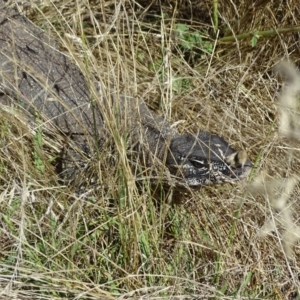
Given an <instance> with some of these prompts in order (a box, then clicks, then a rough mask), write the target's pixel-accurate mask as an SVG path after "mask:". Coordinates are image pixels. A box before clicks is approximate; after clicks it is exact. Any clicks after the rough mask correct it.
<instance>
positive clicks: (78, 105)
mask: <svg viewBox="0 0 300 300" xmlns="http://www.w3.org/2000/svg"><path fill="white" fill-rule="evenodd" d="M57 49H58V48H57V46H56V44H55V42H54V41H53V39H51V38H50V37H49V36H48V35H46V34H45V33H44V32H43V31H42V30H41V29H40V28H38V27H37V26H35V25H34V24H33V23H31V22H30V21H29V20H28V19H27V18H25V17H24V16H22V15H20V14H19V13H18V12H17V11H16V10H15V9H11V8H8V7H7V6H6V5H5V4H4V1H3V0H0V91H1V93H0V104H2V105H10V106H14V107H16V108H17V110H18V111H19V112H22V114H24V115H26V117H27V120H28V122H31V123H34V122H35V120H36V119H38V120H39V124H40V123H41V121H44V122H43V125H44V126H45V127H46V128H51V130H56V132H58V133H60V134H61V135H62V136H63V137H65V139H66V143H67V145H64V146H63V147H62V155H61V164H60V172H61V173H62V174H64V176H63V177H64V178H67V179H68V180H69V179H71V178H72V177H74V174H78V173H77V171H78V170H79V171H83V170H84V169H85V168H86V163H85V162H86V161H88V160H89V159H90V158H93V159H97V155H96V154H97V153H98V151H103V149H102V148H103V145H105V144H106V140H107V139H109V138H111V137H110V133H109V130H107V129H106V128H105V123H104V122H103V118H102V114H101V110H102V111H103V109H105V110H107V111H109V112H110V113H111V116H112V117H114V119H115V118H116V117H117V118H116V120H117V122H118V124H117V125H118V126H117V128H118V129H119V130H120V132H119V133H120V136H124V137H127V146H128V153H129V155H130V156H134V155H135V156H137V158H138V159H139V161H140V163H141V164H145V165H146V166H152V165H153V164H154V163H155V161H160V163H165V165H166V167H167V168H168V169H169V171H170V173H171V175H172V176H173V177H175V178H177V180H178V181H179V182H181V183H184V184H187V185H189V186H193V187H200V186H202V185H206V184H214V183H221V182H227V181H236V180H239V179H241V178H244V177H246V176H247V174H248V172H249V170H250V169H251V163H250V162H249V160H247V157H246V155H245V154H244V152H236V151H235V150H234V149H232V148H231V147H230V146H229V145H228V143H227V142H226V141H224V140H223V139H222V138H220V137H219V136H217V135H213V134H210V133H207V132H200V133H198V134H197V135H196V136H194V135H180V134H179V133H178V132H177V131H176V130H175V129H174V128H172V127H171V124H170V123H169V122H168V121H167V120H166V119H165V118H164V117H162V116H159V115H157V114H155V113H154V112H153V111H151V110H150V109H149V108H148V107H147V106H146V105H145V104H144V103H143V102H141V101H138V100H137V99H135V98H132V97H125V96H119V95H118V93H114V91H113V89H112V91H111V95H109V96H108V95H107V98H104V97H103V96H101V89H100V88H99V87H97V88H96V89H94V90H97V91H98V92H99V95H96V96H95V98H96V99H97V101H98V102H97V103H96V102H93V100H95V99H92V97H91V94H90V92H89V91H90V88H91V86H90V85H94V83H93V80H89V81H87V80H86V79H85V77H84V75H83V74H82V72H81V71H80V70H79V68H78V67H77V66H76V65H75V64H74V63H72V62H71V60H70V59H68V57H67V56H66V55H64V54H63V53H61V52H60V51H59V50H57ZM87 82H89V84H88V83H87ZM100 107H101V109H100ZM114 119H112V120H114ZM95 141H99V142H98V143H97V142H95ZM95 153H96V154H95Z"/></svg>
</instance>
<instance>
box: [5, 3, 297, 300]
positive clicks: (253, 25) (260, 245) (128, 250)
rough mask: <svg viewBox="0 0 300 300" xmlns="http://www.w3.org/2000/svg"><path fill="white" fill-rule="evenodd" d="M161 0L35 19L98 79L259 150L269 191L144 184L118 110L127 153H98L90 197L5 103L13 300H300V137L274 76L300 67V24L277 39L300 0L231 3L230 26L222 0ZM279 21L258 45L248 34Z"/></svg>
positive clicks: (34, 9)
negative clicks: (287, 120)
mask: <svg viewBox="0 0 300 300" xmlns="http://www.w3.org/2000/svg"><path fill="white" fill-rule="evenodd" d="M150 2H151V1H92V0H90V1H89V2H88V1H77V2H75V1H74V2H73V1H65V0H63V1H48V0H43V1H40V2H39V3H38V6H36V4H34V3H31V6H29V7H28V8H27V9H26V10H25V13H26V14H27V15H28V17H29V18H30V19H31V20H32V21H33V22H34V23H36V24H38V25H39V26H40V27H42V28H43V29H44V30H46V31H49V32H50V33H51V34H52V35H54V36H55V38H56V39H57V41H58V44H59V45H60V46H61V48H62V50H63V51H64V52H66V53H68V55H69V56H70V57H71V58H72V59H74V61H76V62H77V64H78V65H79V66H80V67H81V69H82V70H83V72H84V73H85V74H86V76H87V78H91V77H92V76H95V77H96V78H97V79H98V80H99V81H100V83H101V85H102V87H107V86H114V88H115V89H116V90H117V91H118V92H120V93H122V94H129V95H138V96H137V97H139V99H141V100H143V101H145V102H146V103H147V104H148V105H149V106H150V107H152V108H153V109H154V110H156V111H158V112H160V113H162V114H164V115H166V116H168V117H169V119H170V120H171V121H172V122H178V128H179V130H180V131H181V132H189V133H195V132H197V131H198V130H207V131H211V132H213V133H217V134H218V135H220V136H222V137H224V138H225V139H226V140H227V141H229V142H230V144H231V145H232V146H233V147H234V148H236V149H246V150H247V152H248V153H249V156H250V158H251V160H252V161H253V162H254V163H255V168H254V170H253V172H252V174H251V176H250V181H252V180H253V178H258V179H257V180H258V183H254V192H253V186H252V190H251V188H250V191H252V193H249V189H246V188H245V185H246V183H238V184H236V185H230V184H228V185H223V186H212V187H207V188H203V189H201V190H199V191H190V192H189V193H186V194H185V195H178V194H177V193H175V192H173V191H172V190H171V191H168V192H167V193H166V192H165V191H163V190H162V189H159V186H158V188H157V190H155V189H154V188H153V186H151V183H150V182H149V181H148V180H147V179H144V180H140V181H139V182H136V178H135V172H134V170H132V168H131V167H130V162H128V158H127V157H126V155H125V150H124V149H125V146H124V143H123V142H122V139H121V138H120V135H118V130H117V127H116V122H115V120H112V119H111V116H110V115H105V118H106V120H107V123H108V124H109V125H108V126H109V127H110V130H111V132H113V133H114V143H116V145H117V147H116V148H117V153H115V154H114V155H113V156H112V154H111V153H110V151H109V150H108V151H106V152H105V153H103V154H102V155H100V157H99V158H98V159H95V160H92V161H91V162H90V163H89V167H90V170H91V172H93V174H96V175H97V177H98V178H99V181H100V184H99V185H98V188H97V189H95V188H94V187H90V188H89V189H88V192H87V193H86V194H85V195H81V196H80V197H78V196H76V194H74V191H72V189H69V188H66V187H64V186H62V185H60V184H59V183H58V182H57V178H56V177H55V175H54V172H53V167H52V166H51V163H50V162H49V160H51V157H53V155H55V153H56V149H57V148H56V145H53V137H52V138H51V139H50V138H49V137H47V135H46V134H44V133H41V132H38V131H32V128H29V127H28V126H26V124H24V123H23V122H22V121H21V120H18V118H16V117H14V118H13V119H12V116H11V115H10V114H9V113H2V112H1V116H2V120H1V142H2V147H1V152H0V158H1V160H0V162H1V163H0V180H1V190H0V193H1V194H0V212H1V218H0V224H1V226H0V228H1V229H0V274H1V275H0V299H299V297H300V282H299V276H300V265H299V261H300V249H299V245H298V244H297V238H298V236H297V235H290V233H291V232H292V233H299V229H298V223H299V217H298V212H299V211H300V210H299V198H298V197H299V193H300V190H299V184H298V175H299V171H298V170H299V166H300V165H299V153H298V152H299V151H298V142H297V140H296V141H294V140H293V141H291V140H290V139H288V138H284V137H282V136H280V135H279V134H278V124H279V113H278V110H279V107H278V105H277V103H278V100H279V95H280V94H279V93H280V91H281V87H282V83H281V82H282V78H280V77H279V76H278V75H276V74H275V73H274V72H273V67H274V66H275V65H276V64H277V63H278V61H280V60H281V59H283V58H286V59H289V60H291V61H293V62H295V63H296V65H297V64H298V65H299V62H300V61H299V57H300V53H299V49H300V48H299V33H297V32H294V33H292V32H290V33H286V34H279V33H278V31H277V33H276V29H283V28H290V27H292V26H297V25H298V24H299V21H300V19H299V15H300V7H299V2H298V1H297V0H287V1H285V2H284V3H283V2H282V1H275V0H274V1H258V2H259V3H258V4H257V6H252V5H253V1H250V0H244V1H242V3H241V4H239V5H238V6H237V5H235V4H234V3H233V1H225V0H222V1H220V3H219V18H218V29H219V31H217V30H216V28H214V27H216V20H214V22H213V21H212V20H211V17H210V16H212V15H213V1H199V3H195V4H193V5H194V6H191V4H189V2H198V1H181V2H180V3H181V4H179V3H178V2H177V1H161V5H160V4H159V3H160V2H159V1H157V2H156V1H153V3H152V6H151V5H149V3H150ZM249 7H252V9H249ZM213 23H214V24H215V26H213V25H212V24H213ZM183 25H184V26H187V27H184V26H183ZM186 28H188V31H187V30H186ZM175 29H176V30H177V31H176V30H175ZM185 30H186V31H185ZM267 30H271V31H272V32H273V35H272V34H266V36H265V37H260V38H259V39H258V40H256V36H255V34H254V38H253V39H252V42H253V43H254V44H255V43H256V45H255V46H253V47H252V46H251V38H245V36H246V37H247V35H245V36H244V37H243V36H242V38H240V37H239V38H236V37H237V36H238V35H241V34H245V33H246V34H249V33H251V32H252V33H253V32H254V33H255V32H258V31H259V32H260V33H261V32H265V31H267ZM197 31H199V32H201V34H202V36H203V40H199V39H198V40H196V42H195V44H193V42H194V38H195V37H196V36H197V34H196V32H197ZM291 31H292V30H291ZM225 34H227V36H232V39H233V42H228V43H222V42H220V41H219V39H220V38H222V37H224V35H225ZM188 48H191V49H188ZM281 101H282V99H281ZM296 107H297V106H296ZM36 138H40V139H42V142H43V145H44V146H42V147H39V146H37V144H36V142H34V141H36ZM40 148H42V149H40ZM108 149H109V145H108ZM291 149H292V150H293V151H291ZM36 153H38V155H36ZM291 153H292V154H291ZM111 162H113V164H112V163H111ZM261 172H264V173H263V174H265V173H266V174H268V175H260V174H261ZM270 183H271V185H270ZM255 184H257V185H256V186H255ZM274 184H275V187H274ZM270 186H271V187H270ZM269 187H270V188H269ZM264 189H266V190H268V191H269V192H264ZM260 191H261V192H260ZM270 191H271V192H270ZM281 196H282V197H284V202H280V203H279V202H276V199H283V198H281ZM179 198H180V199H179ZM274 199H275V200H274ZM179 200H180V201H179ZM174 202H181V204H180V205H170V203H174ZM278 203H279V204H278ZM282 203H283V204H284V205H282Z"/></svg>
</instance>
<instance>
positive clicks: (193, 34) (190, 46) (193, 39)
mask: <svg viewBox="0 0 300 300" xmlns="http://www.w3.org/2000/svg"><path fill="white" fill-rule="evenodd" d="M174 30H175V35H176V37H177V39H178V41H179V45H180V46H181V47H182V48H183V50H194V49H195V48H200V49H202V50H204V51H205V52H208V53H212V51H213V44H212V42H211V41H209V40H207V39H205V37H204V35H203V34H202V33H201V32H200V31H199V30H192V29H191V28H190V26H188V25H186V24H175V26H174Z"/></svg>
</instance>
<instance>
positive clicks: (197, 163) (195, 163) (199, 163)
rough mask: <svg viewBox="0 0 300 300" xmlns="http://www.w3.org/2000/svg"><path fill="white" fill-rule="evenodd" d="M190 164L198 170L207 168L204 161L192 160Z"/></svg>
mask: <svg viewBox="0 0 300 300" xmlns="http://www.w3.org/2000/svg"><path fill="white" fill-rule="evenodd" d="M190 162H191V164H192V165H193V166H194V167H195V168H197V169H201V168H204V167H205V164H204V161H203V160H197V159H190Z"/></svg>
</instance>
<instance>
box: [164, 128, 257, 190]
mask: <svg viewBox="0 0 300 300" xmlns="http://www.w3.org/2000/svg"><path fill="white" fill-rule="evenodd" d="M166 164H167V166H168V167H169V169H170V171H171V173H172V174H174V175H175V176H178V177H183V178H184V180H185V182H186V183H187V184H188V185H189V186H190V187H201V186H203V185H209V184H216V183H223V182H234V181H238V180H241V179H243V178H246V177H247V175H248V174H249V172H250V170H251V168H252V163H251V162H250V161H249V160H248V159H247V154H246V152H245V151H236V150H234V149H233V148H231V147H230V146H229V144H228V143H227V142H226V141H225V140H223V139H222V138H221V137H219V136H217V135H214V134H210V133H208V132H200V133H198V135H197V136H192V135H181V136H178V137H175V138H173V139H172V141H171V144H170V151H169V153H168V156H167V161H166Z"/></svg>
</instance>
